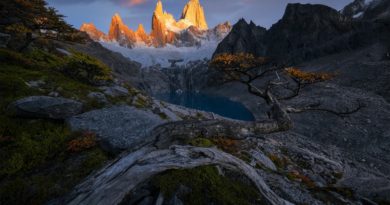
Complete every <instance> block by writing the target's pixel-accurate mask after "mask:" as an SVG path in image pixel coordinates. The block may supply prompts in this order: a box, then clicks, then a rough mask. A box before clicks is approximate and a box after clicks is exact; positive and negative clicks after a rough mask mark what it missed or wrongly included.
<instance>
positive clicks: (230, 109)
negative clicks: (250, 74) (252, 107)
mask: <svg viewBox="0 0 390 205" xmlns="http://www.w3.org/2000/svg"><path fill="white" fill-rule="evenodd" d="M155 97H156V98H157V99H159V100H163V101H166V102H169V103H172V104H175V105H181V106H184V107H188V108H192V109H197V110H203V111H207V112H213V113H215V114H218V115H221V116H224V117H228V118H232V119H236V120H243V121H254V120H255V118H254V117H253V115H252V113H251V112H250V111H249V110H248V109H247V108H246V107H245V106H244V105H242V104H241V103H238V102H234V101H232V100H230V99H229V98H226V97H221V96H212V95H208V94H204V93H192V92H191V93H182V94H179V93H165V94H158V95H156V96H155Z"/></svg>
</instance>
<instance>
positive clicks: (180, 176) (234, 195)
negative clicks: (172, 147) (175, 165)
mask: <svg viewBox="0 0 390 205" xmlns="http://www.w3.org/2000/svg"><path fill="white" fill-rule="evenodd" d="M152 183H153V184H154V185H155V186H156V187H158V188H159V189H160V190H161V191H162V192H163V194H164V195H165V196H166V197H172V196H173V195H174V194H175V192H176V191H177V190H178V189H179V187H180V186H185V187H188V188H189V190H190V191H189V193H186V194H184V195H183V196H178V197H179V198H180V199H182V200H183V202H184V204H189V205H201V204H226V205H237V204H240V205H246V204H259V203H260V202H261V196H260V194H259V193H258V191H257V189H256V187H255V186H253V185H251V184H247V183H244V182H243V181H241V180H239V179H238V178H234V177H233V178H229V177H226V176H222V175H220V174H219V172H218V170H217V168H216V167H214V166H204V167H198V168H195V169H188V170H170V171H167V172H165V173H163V174H160V175H158V176H156V177H155V178H154V179H153V180H152Z"/></svg>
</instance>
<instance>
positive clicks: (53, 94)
mask: <svg viewBox="0 0 390 205" xmlns="http://www.w3.org/2000/svg"><path fill="white" fill-rule="evenodd" d="M49 96H51V97H58V96H60V94H59V93H58V92H50V93H49Z"/></svg>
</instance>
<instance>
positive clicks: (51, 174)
mask: <svg viewBox="0 0 390 205" xmlns="http://www.w3.org/2000/svg"><path fill="white" fill-rule="evenodd" d="M66 58H68V57H61V56H57V55H53V54H51V53H48V52H45V51H43V50H39V49H33V50H31V51H29V52H27V53H18V52H14V51H11V50H7V49H0V204H7V205H12V204H44V203H45V202H47V201H48V200H50V199H53V198H56V197H59V196H62V195H63V194H65V193H66V192H68V191H69V190H70V189H71V188H72V187H73V186H75V185H76V184H77V183H79V182H80V180H82V179H83V178H84V177H86V176H87V175H88V174H90V173H91V172H92V171H93V170H95V169H97V168H98V167H100V166H101V165H102V164H103V163H104V162H105V161H106V160H107V159H108V157H109V156H108V155H107V154H106V153H105V152H103V151H102V150H101V149H100V148H99V147H98V146H94V147H89V148H88V149H85V150H80V151H79V152H70V151H69V150H68V149H67V148H68V146H69V145H68V144H69V142H71V141H72V140H74V139H77V138H80V137H82V134H81V133H71V132H70V131H69V129H68V128H67V127H66V126H65V125H64V123H63V122H60V121H50V120H44V119H21V118H15V117H11V116H7V115H6V112H5V110H6V107H7V106H8V104H9V103H11V102H13V101H15V100H17V99H19V98H22V97H26V96H31V95H48V94H49V93H50V92H53V91H55V92H58V93H59V94H60V96H62V97H67V98H73V99H77V100H79V101H82V102H84V104H86V105H88V106H89V107H87V109H92V108H93V107H95V106H97V105H96V104H94V103H93V102H92V101H90V99H88V98H87V97H86V96H87V94H88V93H90V92H94V91H97V90H98V89H97V88H96V87H94V86H92V85H91V84H90V83H89V82H84V81H83V80H81V79H80V78H73V77H72V76H70V75H68V74H66V73H63V71H62V70H61V69H60V68H62V66H63V65H64V64H66V63H67V59H66ZM89 60H90V61H94V60H93V59H89ZM99 80H100V78H99ZM31 81H40V82H44V83H43V84H42V85H40V86H38V87H34V86H32V87H30V86H28V84H27V83H28V82H31Z"/></svg>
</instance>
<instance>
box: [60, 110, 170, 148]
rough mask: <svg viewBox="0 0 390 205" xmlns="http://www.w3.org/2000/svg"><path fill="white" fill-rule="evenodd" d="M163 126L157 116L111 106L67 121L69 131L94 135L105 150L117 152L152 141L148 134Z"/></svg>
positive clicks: (161, 120)
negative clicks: (86, 132) (87, 132)
mask: <svg viewBox="0 0 390 205" xmlns="http://www.w3.org/2000/svg"><path fill="white" fill-rule="evenodd" d="M163 123H165V121H164V120H163V119H161V117H160V116H158V115H156V114H154V113H152V112H150V111H144V110H140V109H137V108H134V107H130V106H125V105H123V106H114V107H111V108H104V109H100V110H93V111H90V112H87V113H83V114H81V115H78V116H74V117H72V118H70V119H69V120H68V121H67V124H68V125H69V127H70V128H71V130H72V131H89V132H93V133H95V134H96V135H97V137H98V139H99V140H100V141H101V142H102V143H101V144H102V146H103V148H104V149H106V150H107V151H110V152H117V151H120V150H125V149H135V148H137V147H138V146H141V145H143V144H144V143H145V142H149V141H150V140H151V138H152V137H151V136H150V135H149V132H150V131H151V130H152V129H153V128H155V127H156V126H158V125H160V124H163Z"/></svg>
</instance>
